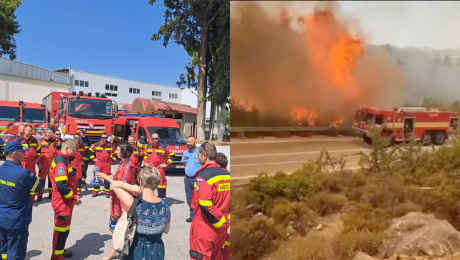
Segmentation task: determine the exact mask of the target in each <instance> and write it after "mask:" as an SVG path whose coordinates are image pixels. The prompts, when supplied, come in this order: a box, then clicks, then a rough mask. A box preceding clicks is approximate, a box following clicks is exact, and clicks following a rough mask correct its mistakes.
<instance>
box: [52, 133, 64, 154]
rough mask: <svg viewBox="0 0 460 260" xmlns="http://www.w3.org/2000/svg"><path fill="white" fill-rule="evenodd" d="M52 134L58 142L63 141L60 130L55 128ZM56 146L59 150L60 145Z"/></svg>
mask: <svg viewBox="0 0 460 260" xmlns="http://www.w3.org/2000/svg"><path fill="white" fill-rule="evenodd" d="M54 135H55V138H56V140H59V143H60V144H62V142H63V141H64V140H62V138H61V131H59V130H56V131H55V132H54ZM57 148H58V150H61V146H60V145H58V147H57Z"/></svg>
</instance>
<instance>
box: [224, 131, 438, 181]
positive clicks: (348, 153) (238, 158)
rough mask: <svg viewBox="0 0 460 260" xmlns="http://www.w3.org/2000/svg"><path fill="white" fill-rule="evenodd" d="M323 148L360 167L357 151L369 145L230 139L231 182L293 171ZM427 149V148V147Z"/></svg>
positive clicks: (314, 139)
mask: <svg viewBox="0 0 460 260" xmlns="http://www.w3.org/2000/svg"><path fill="white" fill-rule="evenodd" d="M323 149H326V150H327V151H328V152H329V154H330V155H331V156H334V157H340V156H342V155H343V156H344V158H345V160H346V167H347V168H349V169H356V168H358V167H359V165H358V162H359V159H360V156H359V153H360V152H364V153H368V152H370V150H369V149H368V146H367V145H366V144H364V143H363V141H362V140H360V139H358V138H349V137H339V138H333V137H309V138H300V137H297V138H264V139H253V140H251V139H245V140H233V142H232V159H233V164H232V167H233V170H232V183H235V184H236V185H239V184H244V183H246V182H247V181H248V180H249V179H250V178H252V177H254V176H256V175H257V174H259V173H261V172H266V173H276V172H278V171H284V172H293V171H295V170H297V169H300V168H301V167H302V165H303V164H304V163H305V162H306V161H308V160H311V159H316V158H318V156H319V155H320V153H321V151H322V150H323ZM428 149H430V148H428Z"/></svg>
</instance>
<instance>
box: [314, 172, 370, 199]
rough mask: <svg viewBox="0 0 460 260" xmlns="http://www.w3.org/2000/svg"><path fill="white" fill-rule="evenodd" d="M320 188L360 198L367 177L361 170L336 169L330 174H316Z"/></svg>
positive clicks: (352, 197) (351, 197) (348, 196)
mask: <svg viewBox="0 0 460 260" xmlns="http://www.w3.org/2000/svg"><path fill="white" fill-rule="evenodd" d="M314 178H315V180H316V181H317V182H318V185H319V188H320V189H321V191H324V192H333V193H339V192H340V193H343V194H344V195H345V196H346V197H347V198H349V199H351V200H358V199H359V198H360V197H361V195H362V192H363V189H362V187H364V185H366V180H367V177H366V176H365V175H364V174H363V173H362V172H360V171H349V170H342V171H335V172H331V173H329V174H320V173H318V174H315V176H314Z"/></svg>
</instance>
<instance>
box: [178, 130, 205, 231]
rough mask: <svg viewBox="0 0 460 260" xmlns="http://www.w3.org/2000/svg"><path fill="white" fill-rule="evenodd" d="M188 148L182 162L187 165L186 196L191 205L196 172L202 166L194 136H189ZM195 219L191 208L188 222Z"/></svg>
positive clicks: (185, 178)
mask: <svg viewBox="0 0 460 260" xmlns="http://www.w3.org/2000/svg"><path fill="white" fill-rule="evenodd" d="M187 147H188V150H187V151H185V152H184V154H183V155H182V160H181V162H183V163H184V165H185V177H184V185H185V196H186V198H187V204H188V206H189V207H190V205H191V202H192V191H193V186H194V184H195V174H196V172H197V171H198V170H199V169H200V168H201V163H200V160H198V149H197V148H196V139H195V137H193V136H189V137H187ZM192 220H193V209H192V208H190V218H188V219H186V220H185V221H187V222H192Z"/></svg>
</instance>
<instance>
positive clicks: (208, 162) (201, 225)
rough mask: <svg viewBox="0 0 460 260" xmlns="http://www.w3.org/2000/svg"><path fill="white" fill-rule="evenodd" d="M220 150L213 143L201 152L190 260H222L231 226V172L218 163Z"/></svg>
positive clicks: (191, 229) (193, 202) (194, 192)
mask: <svg viewBox="0 0 460 260" xmlns="http://www.w3.org/2000/svg"><path fill="white" fill-rule="evenodd" d="M216 157H217V150H216V147H215V146H214V145H213V144H211V143H207V142H205V143H203V144H202V145H201V146H200V148H199V149H198V159H199V160H200V163H201V164H202V165H203V167H201V168H200V169H199V170H198V172H197V173H196V182H195V184H196V186H195V189H194V190H193V195H192V205H191V207H192V208H193V210H194V213H195V217H194V218H193V221H192V226H191V227H190V258H191V259H202V260H214V259H220V257H221V254H222V252H221V251H222V246H223V245H224V243H225V237H226V235H227V229H228V227H229V225H230V223H229V221H228V219H227V218H228V217H226V216H229V214H230V173H229V172H227V171H225V170H224V169H222V168H221V167H220V165H219V164H217V163H216Z"/></svg>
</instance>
